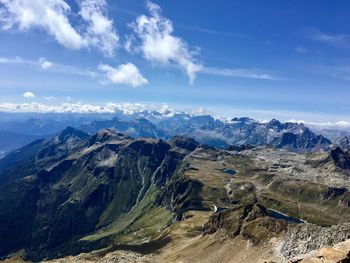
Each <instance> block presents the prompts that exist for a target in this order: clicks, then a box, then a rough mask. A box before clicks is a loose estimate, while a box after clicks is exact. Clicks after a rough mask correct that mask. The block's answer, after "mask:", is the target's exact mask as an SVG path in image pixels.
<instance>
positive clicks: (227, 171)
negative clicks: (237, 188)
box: [222, 168, 237, 175]
mask: <svg viewBox="0 0 350 263" xmlns="http://www.w3.org/2000/svg"><path fill="white" fill-rule="evenodd" d="M222 171H223V172H224V173H226V174H229V175H235V174H236V173H237V171H235V170H232V169H228V168H225V169H224V170H222Z"/></svg>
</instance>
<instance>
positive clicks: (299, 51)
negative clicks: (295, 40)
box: [294, 47, 308, 53]
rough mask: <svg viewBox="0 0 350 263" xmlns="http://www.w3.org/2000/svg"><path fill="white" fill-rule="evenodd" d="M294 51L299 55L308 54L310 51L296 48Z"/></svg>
mask: <svg viewBox="0 0 350 263" xmlns="http://www.w3.org/2000/svg"><path fill="white" fill-rule="evenodd" d="M294 51H295V52H297V53H307V51H308V50H307V48H305V47H296V48H295V49H294Z"/></svg>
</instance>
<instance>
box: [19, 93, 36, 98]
mask: <svg viewBox="0 0 350 263" xmlns="http://www.w3.org/2000/svg"><path fill="white" fill-rule="evenodd" d="M22 96H23V97H24V98H26V99H34V98H35V95H34V94H33V93H32V92H30V91H26V92H24V93H23V95H22Z"/></svg>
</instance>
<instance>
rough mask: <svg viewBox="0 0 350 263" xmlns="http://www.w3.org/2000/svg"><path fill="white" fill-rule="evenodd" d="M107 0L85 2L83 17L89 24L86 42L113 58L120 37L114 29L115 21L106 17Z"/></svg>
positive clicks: (82, 5) (82, 3) (82, 8)
mask: <svg viewBox="0 0 350 263" xmlns="http://www.w3.org/2000/svg"><path fill="white" fill-rule="evenodd" d="M106 10H107V3H106V1H105V0H83V1H82V2H81V10H80V15H81V17H82V18H83V19H84V20H85V21H86V22H87V24H88V27H87V32H86V36H85V40H86V41H87V42H88V43H89V44H90V45H92V46H95V47H99V48H100V49H101V50H102V52H104V53H105V54H106V55H108V56H113V55H114V51H115V49H116V48H117V47H118V45H119V36H118V34H117V33H116V31H115V29H114V27H113V21H112V20H111V19H109V18H108V17H107V15H106V13H107V11H106Z"/></svg>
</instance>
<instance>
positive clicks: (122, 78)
mask: <svg viewBox="0 0 350 263" xmlns="http://www.w3.org/2000/svg"><path fill="white" fill-rule="evenodd" d="M98 68H99V70H100V71H102V72H104V73H105V77H106V79H107V82H109V83H113V84H124V85H128V86H132V87H139V86H142V85H145V84H148V81H147V79H145V78H144V77H143V76H142V74H141V73H140V71H139V70H138V68H137V67H136V66H135V65H134V64H132V63H127V64H122V65H119V66H118V67H116V68H114V67H111V66H109V65H106V64H101V65H99V67H98Z"/></svg>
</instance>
